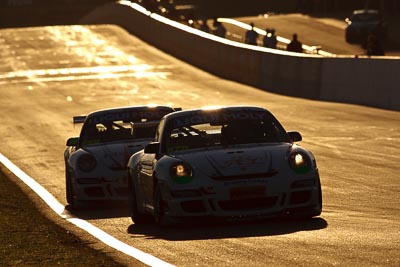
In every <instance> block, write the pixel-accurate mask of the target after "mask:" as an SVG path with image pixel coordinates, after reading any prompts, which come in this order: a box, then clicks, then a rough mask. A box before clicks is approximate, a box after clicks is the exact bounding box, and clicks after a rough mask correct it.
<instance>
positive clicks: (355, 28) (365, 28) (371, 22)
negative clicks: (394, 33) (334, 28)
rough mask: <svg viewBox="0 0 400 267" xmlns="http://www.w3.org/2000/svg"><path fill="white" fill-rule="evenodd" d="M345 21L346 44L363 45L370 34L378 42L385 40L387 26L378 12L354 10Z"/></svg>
mask: <svg viewBox="0 0 400 267" xmlns="http://www.w3.org/2000/svg"><path fill="white" fill-rule="evenodd" d="M345 21H346V23H347V27H346V30H345V38H346V42H348V43H363V42H365V41H366V40H367V38H368V35H370V34H374V35H375V36H376V37H377V38H379V39H380V40H383V39H384V38H386V35H387V27H388V26H387V23H386V22H385V20H384V19H383V17H382V16H381V14H380V13H379V11H378V10H374V9H360V10H355V11H354V12H353V14H352V15H351V17H350V18H346V20H345Z"/></svg>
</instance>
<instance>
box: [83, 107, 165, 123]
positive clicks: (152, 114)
mask: <svg viewBox="0 0 400 267" xmlns="http://www.w3.org/2000/svg"><path fill="white" fill-rule="evenodd" d="M169 112H170V110H168V111H166V110H158V111H154V110H153V111H151V110H148V111H139V112H138V111H124V112H120V113H108V114H103V115H99V116H93V117H90V118H89V119H88V123H89V124H98V123H103V122H112V121H137V120H141V119H146V120H155V119H157V120H160V119H161V118H162V117H164V115H166V114H168V113H169Z"/></svg>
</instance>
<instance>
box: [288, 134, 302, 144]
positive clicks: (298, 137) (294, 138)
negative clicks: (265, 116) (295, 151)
mask: <svg viewBox="0 0 400 267" xmlns="http://www.w3.org/2000/svg"><path fill="white" fill-rule="evenodd" d="M288 135H289V137H290V140H291V141H292V142H293V143H294V142H300V141H301V140H303V137H302V136H301V134H300V133H299V132H288Z"/></svg>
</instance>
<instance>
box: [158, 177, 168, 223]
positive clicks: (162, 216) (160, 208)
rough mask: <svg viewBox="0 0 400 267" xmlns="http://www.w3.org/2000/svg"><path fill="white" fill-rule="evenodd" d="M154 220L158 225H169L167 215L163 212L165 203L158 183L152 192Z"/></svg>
mask: <svg viewBox="0 0 400 267" xmlns="http://www.w3.org/2000/svg"><path fill="white" fill-rule="evenodd" d="M154 221H155V223H156V224H157V225H158V226H159V227H162V228H163V227H166V226H169V222H168V217H167V216H166V214H165V203H164V201H163V199H162V196H161V190H160V187H159V186H158V185H157V186H156V189H155V193H154Z"/></svg>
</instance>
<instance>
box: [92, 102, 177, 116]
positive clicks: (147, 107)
mask: <svg viewBox="0 0 400 267" xmlns="http://www.w3.org/2000/svg"><path fill="white" fill-rule="evenodd" d="M148 110H170V111H174V109H173V108H172V107H169V106H162V105H143V106H125V107H115V108H108V109H101V110H96V111H93V112H90V113H89V114H88V117H89V116H99V115H105V114H112V113H119V112H124V111H148Z"/></svg>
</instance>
